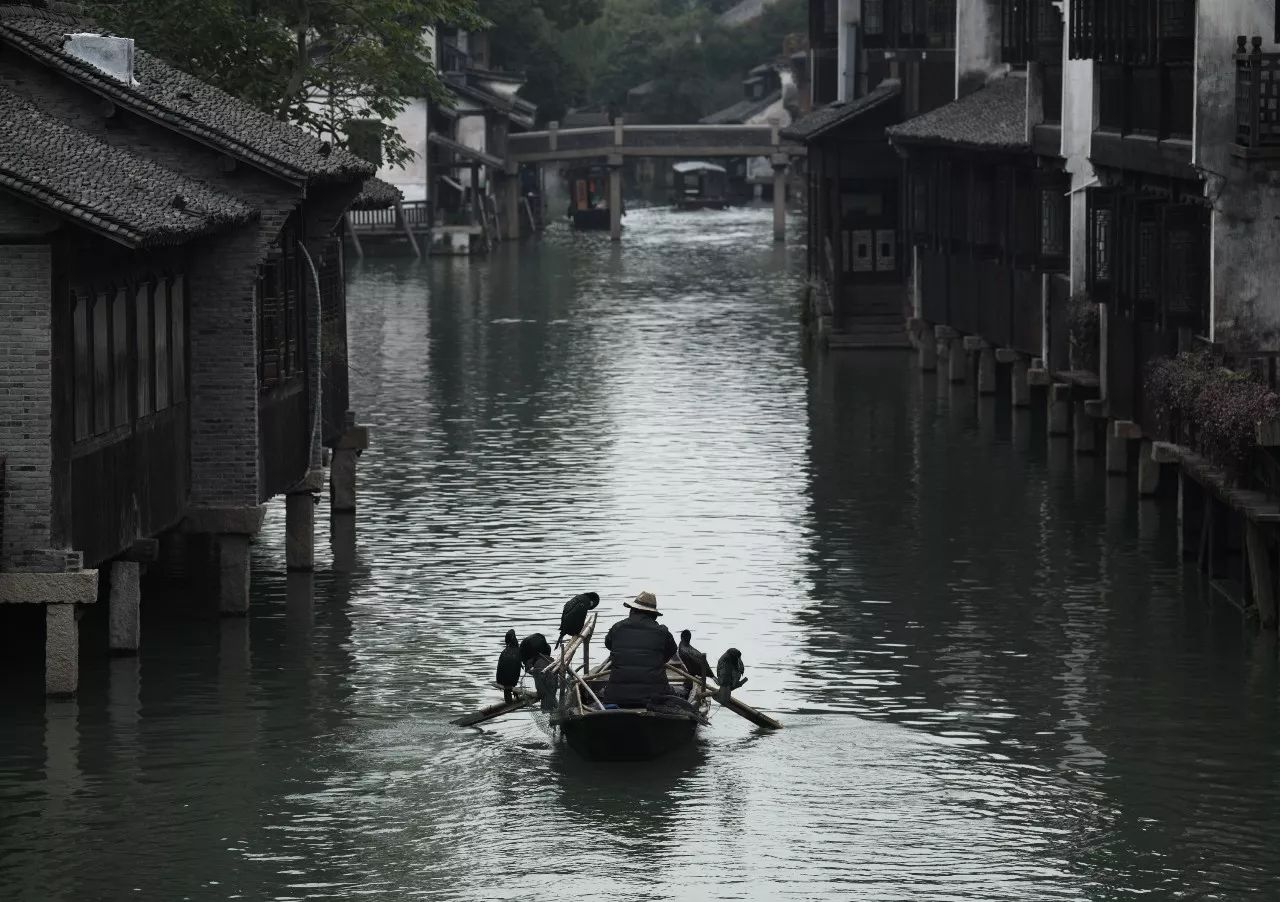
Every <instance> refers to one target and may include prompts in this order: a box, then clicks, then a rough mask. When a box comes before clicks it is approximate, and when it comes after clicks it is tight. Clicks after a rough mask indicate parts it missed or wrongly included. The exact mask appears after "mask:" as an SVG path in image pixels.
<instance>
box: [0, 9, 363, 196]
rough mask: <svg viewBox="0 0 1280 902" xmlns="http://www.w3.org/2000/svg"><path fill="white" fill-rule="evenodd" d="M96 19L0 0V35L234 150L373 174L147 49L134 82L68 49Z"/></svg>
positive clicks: (138, 58)
mask: <svg viewBox="0 0 1280 902" xmlns="http://www.w3.org/2000/svg"><path fill="white" fill-rule="evenodd" d="M92 27H93V26H91V25H90V24H89V23H87V22H84V21H82V20H79V19H77V18H75V17H73V16H70V15H67V14H63V13H56V12H50V11H45V10H40V9H35V8H34V7H29V6H10V5H0V43H3V44H8V45H10V46H12V47H14V48H16V49H18V50H21V51H22V52H24V53H26V54H28V55H30V56H32V57H34V58H35V59H37V60H39V61H40V62H42V63H44V64H45V65H48V66H51V67H53V68H55V69H58V70H59V71H60V72H62V73H63V74H65V75H67V76H68V77H70V78H72V79H74V80H76V81H78V82H80V83H81V84H84V85H86V86H87V87H89V88H91V89H92V90H94V91H97V92H98V93H100V94H103V95H105V96H107V97H109V98H110V99H112V100H113V101H115V102H117V103H119V104H121V105H122V106H124V107H126V108H128V109H132V110H136V111H137V112H139V113H141V114H143V115H146V116H149V117H152V118H155V119H158V120H160V121H162V122H164V123H165V124H166V125H168V126H170V127H171V128H174V129H175V130H177V131H180V132H183V133H185V134H188V135H190V136H191V137H193V138H195V139H197V140H199V141H202V142H205V143H208V144H211V145H213V146H214V147H217V148H218V149H220V150H223V151H224V152H226V153H227V154H229V155H231V156H233V157H236V158H239V159H243V160H246V161H247V162H250V163H253V164H255V165H258V166H261V167H262V168H264V169H267V170H269V171H273V172H276V173H277V174H280V175H283V176H285V177H287V178H291V179H295V180H299V181H309V180H313V179H314V180H317V181H327V180H344V179H348V178H353V177H368V176H371V175H373V173H374V167H373V165H372V164H370V163H369V162H367V161H365V160H362V159H360V158H359V157H357V156H356V155H355V154H352V153H348V152H347V151H345V150H342V149H340V148H332V147H330V146H329V145H328V144H327V143H326V142H323V141H321V140H320V139H319V138H317V137H315V136H314V135H310V134H308V133H306V132H304V131H302V130H301V129H299V128H295V127H294V126H292V125H290V124H288V123H287V122H282V121H280V120H279V119H276V118H275V117H273V116H269V115H267V114H266V113H263V112H262V111H260V110H258V109H256V108H255V107H253V106H251V105H250V104H247V103H245V102H244V101H242V100H239V99H237V98H235V97H232V96H231V95H230V94H227V93H226V92H224V91H221V90H219V89H217V88H215V87H213V86H211V85H208V84H205V83H204V82H202V81H200V80H199V79H197V78H195V77H193V76H191V75H188V74H187V73H185V72H182V71H180V70H178V69H175V68H174V67H173V66H170V65H169V64H168V63H165V62H163V61H162V60H160V59H159V58H158V57H155V56H152V55H151V54H149V53H147V52H146V51H145V50H142V49H138V50H136V51H135V54H134V76H135V81H136V84H134V85H126V84H124V83H123V82H120V81H117V80H116V79H114V78H112V77H111V76H110V75H107V74H106V73H104V72H102V71H101V70H99V69H97V68H95V67H93V66H91V65H89V64H88V63H85V62H83V61H82V60H80V59H78V58H76V57H74V56H71V55H70V54H68V53H66V52H64V51H63V43H64V41H65V37H66V35H67V34H68V33H70V32H72V31H82V30H88V29H90V28H92Z"/></svg>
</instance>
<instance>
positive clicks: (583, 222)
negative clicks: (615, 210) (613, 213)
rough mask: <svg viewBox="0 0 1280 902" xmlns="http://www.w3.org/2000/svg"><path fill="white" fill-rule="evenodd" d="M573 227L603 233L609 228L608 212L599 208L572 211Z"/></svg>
mask: <svg viewBox="0 0 1280 902" xmlns="http://www.w3.org/2000/svg"><path fill="white" fill-rule="evenodd" d="M573 227H574V228H575V229H587V230H589V231H597V232H598V231H604V230H606V229H608V228H609V211H608V210H607V209H605V210H601V209H599V208H597V209H594V210H574V211H573Z"/></svg>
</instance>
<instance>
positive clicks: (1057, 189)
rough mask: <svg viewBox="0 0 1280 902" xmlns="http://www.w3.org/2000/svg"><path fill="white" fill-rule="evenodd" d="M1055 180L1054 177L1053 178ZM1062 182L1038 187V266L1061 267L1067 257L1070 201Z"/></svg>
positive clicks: (1050, 268) (1045, 267)
mask: <svg viewBox="0 0 1280 902" xmlns="http://www.w3.org/2000/svg"><path fill="white" fill-rule="evenodd" d="M1054 181H1055V182H1056V181H1057V180H1056V179H1055V180H1054ZM1065 187H1066V186H1065V185H1064V184H1056V183H1051V184H1048V185H1045V186H1044V187H1042V188H1041V189H1040V266H1041V268H1042V269H1049V270H1052V269H1061V268H1064V267H1063V264H1064V263H1065V261H1066V258H1067V241H1068V235H1067V231H1068V227H1069V225H1070V220H1071V201H1070V199H1069V198H1068V197H1066V195H1065V191H1064V188H1065Z"/></svg>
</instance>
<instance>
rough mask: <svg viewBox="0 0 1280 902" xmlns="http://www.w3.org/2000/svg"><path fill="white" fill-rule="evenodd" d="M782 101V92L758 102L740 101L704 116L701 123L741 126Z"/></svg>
mask: <svg viewBox="0 0 1280 902" xmlns="http://www.w3.org/2000/svg"><path fill="white" fill-rule="evenodd" d="M781 99H782V91H781V90H778V91H774V92H773V93H772V94H767V95H765V96H764V97H761V98H760V99H758V100H750V99H748V100H739V101H738V102H737V103H735V104H734V105H733V106H728V107H725V108H724V109H723V110H719V111H718V112H715V113H712V114H711V115H710V116H704V117H703V118H702V119H700V120H699V121H700V122H702V123H703V124H704V125H735V124H736V125H740V124H742V123H744V122H746V121H747V120H748V119H750V118H751V117H752V116H759V115H760V114H761V113H763V112H764V111H765V110H767V109H768V108H769V107H771V106H773V105H774V104H775V103H777V102H778V101H779V100H781Z"/></svg>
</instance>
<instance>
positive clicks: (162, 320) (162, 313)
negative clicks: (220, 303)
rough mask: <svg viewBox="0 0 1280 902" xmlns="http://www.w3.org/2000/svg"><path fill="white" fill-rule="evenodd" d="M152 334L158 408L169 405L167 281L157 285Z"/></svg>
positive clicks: (161, 408)
mask: <svg viewBox="0 0 1280 902" xmlns="http://www.w3.org/2000/svg"><path fill="white" fill-rule="evenodd" d="M151 332H152V335H153V336H154V338H153V341H154V348H155V373H156V410H164V409H166V408H167V407H168V406H169V403H170V394H169V367H170V365H171V363H170V356H169V292H168V291H166V290H165V283H164V282H160V283H158V284H157V285H156V290H155V304H154V305H153V319H152V330H151Z"/></svg>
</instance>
